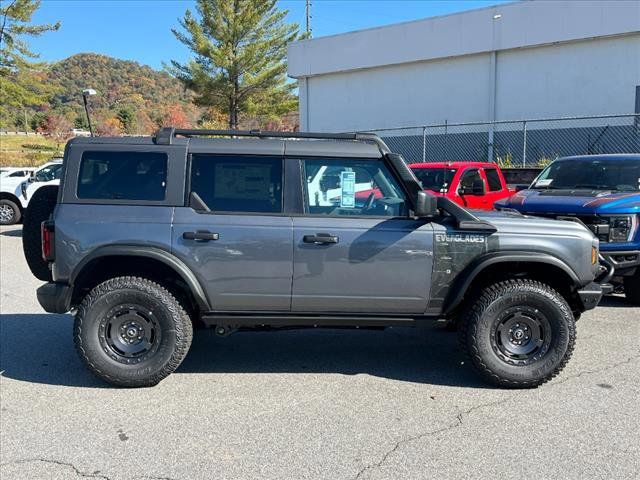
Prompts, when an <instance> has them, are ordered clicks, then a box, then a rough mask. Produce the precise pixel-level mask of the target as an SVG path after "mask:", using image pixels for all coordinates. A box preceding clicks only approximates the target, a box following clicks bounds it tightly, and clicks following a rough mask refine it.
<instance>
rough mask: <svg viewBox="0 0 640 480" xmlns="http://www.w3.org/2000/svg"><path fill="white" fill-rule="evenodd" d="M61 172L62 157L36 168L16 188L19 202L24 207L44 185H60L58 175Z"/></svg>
mask: <svg viewBox="0 0 640 480" xmlns="http://www.w3.org/2000/svg"><path fill="white" fill-rule="evenodd" d="M61 174H62V159H56V160H52V161H50V162H49V163H45V164H44V165H43V166H42V167H41V168H40V169H39V170H37V171H36V172H35V173H34V174H33V176H31V178H29V179H28V180H25V181H24V182H22V183H21V184H20V185H19V186H18V188H17V189H16V192H15V194H16V196H18V197H19V198H20V204H21V205H22V208H23V209H25V208H27V206H28V205H29V201H30V200H31V198H32V197H33V194H34V193H36V191H37V190H38V189H39V188H42V187H44V186H45V185H60V175H61Z"/></svg>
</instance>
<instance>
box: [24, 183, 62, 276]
mask: <svg viewBox="0 0 640 480" xmlns="http://www.w3.org/2000/svg"><path fill="white" fill-rule="evenodd" d="M57 199H58V186H57V185H45V186H44V187H40V188H39V189H38V190H36V192H35V193H34V194H33V197H31V200H29V205H28V206H27V208H26V210H25V212H24V221H23V225H22V250H23V252H24V258H25V259H26V260H27V265H29V270H31V273H33V275H34V276H35V277H36V278H37V279H39V280H42V281H44V282H51V281H52V277H51V270H49V264H48V263H47V262H45V261H44V260H43V259H42V232H41V231H40V224H41V223H42V222H44V221H45V220H49V217H50V216H51V214H52V213H53V209H54V208H55V206H56V202H57Z"/></svg>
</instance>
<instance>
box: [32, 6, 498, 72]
mask: <svg viewBox="0 0 640 480" xmlns="http://www.w3.org/2000/svg"><path fill="white" fill-rule="evenodd" d="M194 3H195V2H193V1H191V0H43V1H42V5H41V7H40V9H39V10H38V11H37V12H36V14H35V15H34V18H33V20H34V21H35V22H37V23H46V22H55V21H57V20H60V21H61V22H62V27H61V28H60V30H59V31H57V32H50V33H46V34H44V35H43V36H41V37H39V38H35V39H31V40H30V45H31V47H32V49H33V50H34V51H36V52H38V53H40V58H41V59H42V60H45V61H55V60H61V59H63V58H66V57H68V56H70V55H73V54H75V53H80V52H96V53H103V54H106V55H111V56H113V57H117V58H123V59H128V60H136V61H138V62H140V63H144V64H147V65H151V66H152V67H155V68H161V67H162V62H163V61H164V62H168V61H169V60H171V59H173V60H178V61H185V60H186V59H187V58H188V57H189V52H188V50H187V48H186V47H185V46H184V45H182V44H181V43H180V42H178V41H177V40H176V38H175V37H174V36H173V34H172V33H171V28H172V27H175V26H176V25H177V19H178V18H179V17H181V16H182V15H183V14H184V11H185V10H186V9H187V8H189V9H192V10H193V6H194ZM278 3H279V7H280V8H283V9H286V10H289V21H291V22H297V23H299V24H300V26H301V27H302V28H303V27H304V20H305V2H304V0H280V1H279V2H278ZM498 3H504V2H501V1H500V0H459V1H440V0H369V1H366V0H312V7H311V11H312V17H313V18H312V28H313V36H314V37H319V36H325V35H332V34H335V33H342V32H348V31H351V30H360V29H363V28H369V27H375V26H379V25H386V24H390V23H397V22H403V21H407V20H415V19H419V18H424V17H431V16H435V15H445V14H448V13H454V12H459V11H463V10H469V9H473V8H482V7H486V6H490V5H495V4H498Z"/></svg>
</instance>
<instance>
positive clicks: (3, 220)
mask: <svg viewBox="0 0 640 480" xmlns="http://www.w3.org/2000/svg"><path fill="white" fill-rule="evenodd" d="M21 217H22V212H20V207H19V206H18V205H16V203H15V202H13V201H11V200H9V199H8V198H3V199H2V200H0V225H15V224H16V223H18V222H19V221H20V218H21Z"/></svg>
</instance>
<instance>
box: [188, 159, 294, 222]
mask: <svg viewBox="0 0 640 480" xmlns="http://www.w3.org/2000/svg"><path fill="white" fill-rule="evenodd" d="M191 191H192V192H195V193H197V194H198V196H199V197H200V198H201V199H202V200H203V201H204V203H205V204H206V205H207V207H209V209H211V211H213V212H254V213H280V212H281V211H282V159H281V158H277V157H251V156H233V157H231V156H217V155H193V158H192V161H191Z"/></svg>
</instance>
